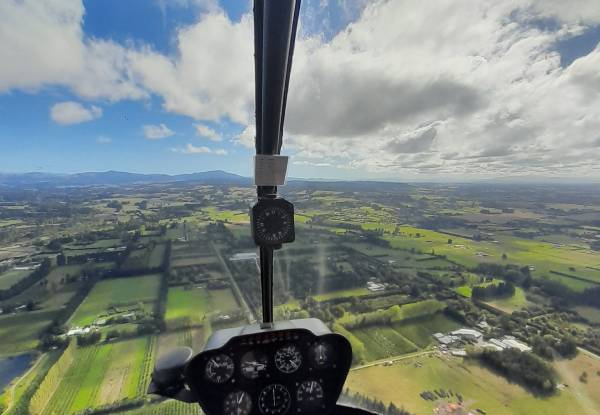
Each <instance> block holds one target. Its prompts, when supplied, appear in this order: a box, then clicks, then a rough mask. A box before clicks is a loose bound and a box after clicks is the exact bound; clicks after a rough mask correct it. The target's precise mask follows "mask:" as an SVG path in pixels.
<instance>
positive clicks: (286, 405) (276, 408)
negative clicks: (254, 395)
mask: <svg viewBox="0 0 600 415" xmlns="http://www.w3.org/2000/svg"><path fill="white" fill-rule="evenodd" d="M290 403H291V398H290V393H289V392H288V390H287V389H286V388H285V386H283V385H279V384H274V385H269V386H267V387H266V388H264V389H263V390H262V391H261V392H260V395H259V396H258V409H260V412H261V413H262V414H263V415H283V414H285V413H286V412H287V411H288V410H289V409H290Z"/></svg>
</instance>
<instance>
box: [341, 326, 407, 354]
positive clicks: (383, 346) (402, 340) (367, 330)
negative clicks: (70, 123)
mask: <svg viewBox="0 0 600 415" xmlns="http://www.w3.org/2000/svg"><path fill="white" fill-rule="evenodd" d="M351 332H352V334H354V335H355V336H356V337H358V338H359V339H360V340H361V341H362V342H363V344H364V345H365V358H366V361H373V360H379V359H383V358H386V357H392V356H398V355H402V354H406V353H411V352H414V351H416V350H417V349H418V347H417V345H415V344H414V343H412V342H411V341H410V340H408V339H407V338H406V337H404V336H402V334H400V333H399V332H398V331H396V330H395V329H394V328H392V327H385V326H373V327H364V328H360V329H354V330H351Z"/></svg>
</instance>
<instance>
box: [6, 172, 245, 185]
mask: <svg viewBox="0 0 600 415" xmlns="http://www.w3.org/2000/svg"><path fill="white" fill-rule="evenodd" d="M172 182H199V183H206V184H240V185H249V184H250V183H251V180H250V178H248V177H243V176H239V175H237V174H233V173H228V172H225V171H222V170H213V171H205V172H200V173H190V174H177V175H169V174H139V173H127V172H122V171H113V170H111V171H105V172H86V173H75V174H52V173H21V174H6V173H0V186H7V187H27V186H33V187H57V186H61V187H62V186H94V185H125V184H139V183H172Z"/></svg>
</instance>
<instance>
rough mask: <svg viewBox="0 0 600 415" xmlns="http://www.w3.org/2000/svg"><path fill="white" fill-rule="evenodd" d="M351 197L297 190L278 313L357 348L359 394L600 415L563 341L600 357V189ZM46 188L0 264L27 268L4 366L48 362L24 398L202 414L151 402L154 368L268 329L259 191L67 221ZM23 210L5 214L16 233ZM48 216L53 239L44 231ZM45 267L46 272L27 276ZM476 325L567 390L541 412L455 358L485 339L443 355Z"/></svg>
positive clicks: (110, 195) (190, 188)
mask: <svg viewBox="0 0 600 415" xmlns="http://www.w3.org/2000/svg"><path fill="white" fill-rule="evenodd" d="M337 185H338V184H318V185H317V184H311V186H315V187H324V188H323V189H319V188H311V190H306V189H299V188H298V187H294V186H290V187H286V188H284V189H285V190H284V191H285V192H287V193H286V197H288V199H290V200H292V201H294V202H295V204H296V221H297V234H296V242H295V243H294V244H292V245H286V246H285V247H283V249H281V250H278V251H277V254H276V256H275V267H274V270H275V275H274V291H275V298H274V300H275V304H279V305H280V306H278V308H277V310H276V318H277V319H284V318H286V319H287V318H306V317H316V318H319V319H321V320H323V321H324V322H325V323H326V324H328V325H329V326H331V327H333V328H334V329H335V330H338V331H339V332H341V333H342V334H344V335H346V336H347V337H348V338H349V339H350V341H351V342H352V346H353V348H354V351H355V360H354V364H355V365H356V366H355V367H363V366H364V367H365V368H361V369H357V370H355V371H353V372H352V373H351V375H350V378H349V381H348V383H347V386H348V387H350V389H351V390H352V391H356V392H360V393H362V394H366V395H369V396H370V397H372V398H377V399H382V400H383V401H385V402H386V403H387V402H390V401H393V402H395V403H396V404H397V405H398V406H402V405H403V406H404V407H405V408H407V409H409V410H410V411H411V412H413V413H415V414H422V413H432V411H433V410H434V409H435V408H436V407H437V406H439V405H440V403H441V401H442V400H441V399H437V398H436V400H434V401H431V400H425V399H423V398H421V397H420V396H419V394H420V393H422V392H424V391H431V390H434V389H437V390H438V392H439V391H440V389H442V388H443V389H446V390H449V389H451V390H452V391H453V395H452V396H456V393H459V394H460V395H461V396H463V397H464V402H465V406H467V407H468V408H469V409H470V410H471V411H475V410H476V409H477V408H480V409H483V410H485V411H487V413H488V414H490V415H491V414H496V413H497V414H500V413H502V414H505V413H506V414H528V413H547V414H548V415H552V414H554V413H562V412H561V411H567V409H566V408H574V409H573V411H580V412H565V413H582V414H585V415H587V414H588V413H589V414H592V413H595V412H593V411H597V405H598V401H597V398H596V396H595V395H594V392H595V390H597V388H598V379H600V377H598V375H597V371H598V370H599V368H597V365H598V361H599V360H598V359H596V358H595V357H593V355H590V354H587V352H580V353H579V355H577V356H575V355H573V356H568V357H564V358H563V357H559V354H558V352H557V350H558V349H559V348H560V347H559V346H561V345H562V343H563V342H566V343H568V344H571V345H573V347H575V345H576V346H579V347H581V348H584V349H586V350H587V349H589V350H595V351H596V354H598V351H600V318H599V317H598V315H599V310H600V309H599V308H598V305H597V303H596V302H595V300H594V296H593V291H589V290H590V288H591V287H596V286H597V285H598V283H600V253H599V251H597V250H594V248H593V247H595V246H597V245H596V242H597V240H598V239H600V236H599V235H600V228H599V227H598V224H597V223H596V222H597V220H596V218H597V214H598V210H597V209H593V208H592V207H593V206H595V205H597V204H598V203H600V200H596V199H594V198H595V197H596V196H595V193H594V192H582V193H577V196H573V193H572V191H571V190H568V189H566V190H561V189H560V188H557V189H554V191H553V192H546V191H539V190H535V189H530V190H528V191H527V193H526V194H521V195H515V194H513V193H511V192H509V193H505V191H504V190H503V188H501V187H499V188H495V187H492V188H490V189H488V188H487V187H486V188H485V189H483V190H482V189H479V190H478V191H475V190H473V189H474V188H473V187H470V186H462V185H457V186H442V185H439V186H438V185H426V184H423V185H421V184H419V185H399V184H377V185H373V187H372V188H371V186H369V189H368V190H365V189H364V187H362V188H361V187H360V185H358V184H357V185H349V184H340V186H341V187H342V188H344V187H345V186H357V187H356V188H354V187H345V188H346V190H336V189H335V187H336V186H337ZM359 189H362V190H359ZM40 192H41V193H40V195H38V196H36V198H34V199H28V200H23V202H22V203H20V204H19V206H20V207H19V209H18V211H19V212H21V213H19V214H18V217H19V219H15V221H14V222H10V220H9V221H6V220H3V221H2V223H3V226H2V230H3V231H2V232H3V233H0V242H2V244H0V249H1V252H2V260H3V259H4V258H9V259H10V261H11V262H10V263H8V264H7V265H5V266H4V268H2V272H1V273H0V294H1V295H2V297H0V298H1V300H0V308H2V314H0V338H2V339H4V341H2V342H1V343H0V355H6V354H16V353H22V352H24V351H27V350H37V351H38V352H39V354H40V359H39V363H38V364H37V365H36V366H35V367H34V369H33V370H32V371H31V372H30V373H29V374H28V375H26V377H25V378H23V379H21V380H20V381H19V380H18V379H15V383H16V385H17V387H16V388H15V391H16V398H15V399H18V400H19V401H20V402H21V403H23V402H25V404H26V406H29V407H30V408H31V409H32V412H33V413H40V414H51V413H56V414H58V413H60V414H71V413H75V412H77V411H82V410H85V409H87V408H94V409H99V408H102V407H106V405H113V406H114V407H115V408H119V412H115V413H129V414H136V415H137V414H157V415H170V414H186V415H187V414H190V415H191V414H198V413H199V411H198V408H197V407H195V406H188V405H184V404H180V403H175V402H173V401H167V402H162V403H148V402H145V401H142V400H137V398H140V397H143V396H144V395H145V389H146V386H147V382H148V376H149V372H150V370H151V367H152V364H153V363H154V361H155V359H156V356H157V355H159V354H162V353H165V352H166V351H167V350H169V349H170V348H173V347H176V346H188V347H192V348H193V349H194V350H195V351H200V350H202V347H203V346H204V344H205V342H206V340H207V339H208V337H209V336H210V335H211V333H213V332H214V331H216V330H219V329H220V328H224V327H230V326H235V325H242V324H245V322H246V321H254V320H260V318H261V304H260V285H259V278H258V271H257V267H256V261H255V258H254V256H253V255H249V254H253V253H254V252H256V248H255V246H254V244H253V241H252V239H251V237H250V229H249V228H250V227H249V225H248V214H247V210H246V205H247V202H248V200H249V199H250V198H252V197H253V195H254V193H253V189H251V188H243V187H235V186H204V185H198V184H191V183H181V184H178V185H176V186H171V185H169V186H166V185H160V184H147V185H139V186H138V185H136V186H131V187H117V188H111V189H109V188H101V189H100V188H89V189H88V188H77V189H67V190H64V192H65V193H64V194H63V195H62V196H61V197H62V198H63V199H66V200H69V203H70V204H71V207H72V208H73V210H72V211H73V212H76V211H77V208H78V207H80V208H81V209H83V210H82V212H85V213H77V214H73V215H72V216H60V215H58V216H56V217H51V215H52V214H51V213H48V212H49V210H48V209H46V207H47V206H45V205H43V206H40V205H39V203H43V202H40V200H42V201H43V200H45V199H44V198H50V199H52V198H53V197H54V196H53V195H52V194H45V193H44V191H42V190H41V191H40ZM561 192H564V193H561ZM69 197H72V199H69ZM547 198H548V199H552V200H547ZM554 199H562V200H563V201H564V202H567V201H568V202H569V203H557V202H556V200H554ZM573 199H576V200H573ZM599 199H600V198H599ZM61 200H62V199H61ZM531 200H537V202H535V203H534V202H531ZM597 202H598V203H597ZM52 203H53V202H52ZM579 203H580V204H579ZM49 205H51V203H50V202H49ZM7 212H8V213H7ZM11 212H12V213H15V212H17V210H16V209H13V208H11V209H5V208H3V206H2V205H1V204H0V213H2V214H4V217H9V216H10V213H11ZM90 212H93V213H90ZM22 213H26V214H22ZM15 215H16V213H15ZM28 215H29V216H28ZM44 215H48V216H49V217H48V218H47V223H46V222H44V221H38V222H34V221H32V220H30V219H28V218H29V217H31V218H33V217H36V218H39V217H45V216H44ZM595 215H596V216H595ZM50 224H52V226H50ZM34 226H35V229H36V233H35V235H38V236H32V235H34V234H33V233H32V232H31V229H32V228H33V227H34ZM27 227H28V228H27ZM28 229H29V230H28ZM2 237H4V238H5V239H4V240H2V239H1V238H2ZM32 238H33V240H32ZM17 242H18V243H17ZM236 254H246V255H241V256H239V255H237V256H236ZM44 258H49V260H50V263H51V264H50V267H49V268H48V270H47V271H48V272H47V274H44V275H39V276H36V277H35V278H31V279H30V278H29V276H30V273H31V272H32V271H18V272H16V271H11V270H12V269H13V268H14V267H15V266H17V267H19V266H23V265H27V264H35V263H40V262H41V261H43V260H44ZM20 281H25V283H21V282H20ZM556 283H558V285H556ZM502 284H510V285H511V286H512V287H514V294H512V291H511V295H510V296H508V295H499V294H495V293H494V292H491V294H490V295H489V296H485V297H478V295H480V294H478V293H477V290H476V289H477V288H482V287H499V286H501V285H502ZM15 285H17V288H16V289H14V288H13V287H14V286H15ZM474 292H475V298H473V293H474ZM486 295H487V294H486ZM484 322H485V324H482V323H484ZM86 326H88V327H90V331H89V332H84V331H77V330H72V331H71V332H69V330H70V329H74V328H76V327H86ZM461 327H465V328H475V327H483V328H481V330H482V331H484V334H485V338H489V337H495V338H501V337H502V336H505V335H514V336H516V338H518V339H519V341H522V342H524V343H527V344H529V345H533V344H534V342H541V346H540V345H539V344H538V345H537V346H536V348H535V350H534V352H533V353H538V354H539V353H541V352H540V350H541V351H548V350H549V351H550V354H551V355H552V356H557V357H555V360H553V361H552V362H550V361H549V360H548V362H549V363H548V364H551V365H552V366H553V367H554V368H555V369H556V370H557V372H559V373H560V376H561V380H563V381H564V382H565V383H567V384H568V385H569V386H568V387H566V388H563V389H561V390H560V391H558V393H557V395H555V396H552V397H547V398H540V397H537V396H535V395H533V394H531V393H530V392H528V391H527V390H525V389H523V388H522V387H521V386H518V385H517V384H514V383H510V382H509V381H508V380H507V378H506V377H504V376H499V375H497V374H495V373H492V372H490V371H489V370H488V369H484V368H482V367H480V366H479V365H478V364H476V363H475V362H474V361H471V360H465V361H462V360H461V359H458V358H450V357H448V356H449V355H450V351H457V350H458V351H463V350H467V349H470V347H471V346H473V344H472V343H473V342H469V341H463V342H459V343H457V344H454V345H451V346H448V347H442V346H441V345H440V344H438V342H437V340H436V339H435V338H434V337H433V336H432V334H433V333H438V332H439V333H448V332H450V331H452V330H455V329H458V328H461ZM486 327H487V328H486ZM74 333H75V334H74ZM571 341H572V343H570V342H571ZM58 355H61V357H60V359H59V358H58ZM411 356H412V357H411ZM429 356H437V357H429ZM57 359H58V360H57ZM391 361H393V362H394V363H393V364H392V363H389V362H391ZM382 362H383V363H382ZM384 365H385V366H384ZM45 372H48V375H47V376H44V373H45ZM583 372H586V373H587V375H586V376H587V377H585V378H584V379H585V382H584V381H582V380H580V377H581V376H582V374H583ZM42 378H43V380H42ZM25 383H29V384H30V385H31V388H32V389H31V390H29V391H28V390H27V388H26V386H28V385H25ZM399 391H400V392H399ZM29 392H31V394H29ZM34 392H35V393H34ZM9 395H10V394H9V393H8V392H7V393H5V394H4V395H2V399H0V405H6V404H7V403H8V402H9V400H10V399H9V397H10V396H9ZM30 395H33V398H32V396H30ZM124 399H129V400H128V401H127V402H129V403H131V402H132V399H133V402H134V403H133V406H137V407H136V408H133V409H132V407H126V406H125V403H124V402H125V401H123V400H124ZM126 408H127V409H126ZM585 411H587V412H585ZM440 413H441V412H440ZM3 415H4V414H3ZM8 415H14V414H12V413H9V414H8Z"/></svg>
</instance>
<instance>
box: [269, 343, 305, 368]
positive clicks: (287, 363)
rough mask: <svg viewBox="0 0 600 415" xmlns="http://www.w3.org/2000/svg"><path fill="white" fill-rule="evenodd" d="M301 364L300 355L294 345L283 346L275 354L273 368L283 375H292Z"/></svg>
mask: <svg viewBox="0 0 600 415" xmlns="http://www.w3.org/2000/svg"><path fill="white" fill-rule="evenodd" d="M301 364H302V355H301V354H300V350H298V348H297V347H296V346H294V345H289V346H283V347H281V348H280V349H279V350H277V352H275V366H277V369H279V370H281V371H282V372H283V373H294V372H295V371H296V370H298V368H299V367H300V365H301Z"/></svg>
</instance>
